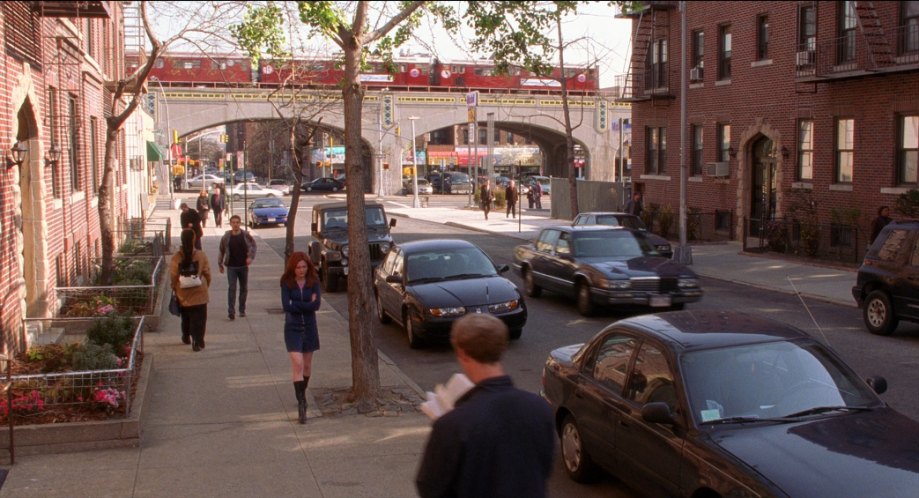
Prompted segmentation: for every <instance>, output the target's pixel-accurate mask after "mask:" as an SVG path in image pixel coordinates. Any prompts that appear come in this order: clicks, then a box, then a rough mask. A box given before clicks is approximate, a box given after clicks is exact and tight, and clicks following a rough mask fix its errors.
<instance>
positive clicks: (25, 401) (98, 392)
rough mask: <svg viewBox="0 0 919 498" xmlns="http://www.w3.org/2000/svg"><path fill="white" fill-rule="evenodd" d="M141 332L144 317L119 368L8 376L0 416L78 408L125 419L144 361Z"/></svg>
mask: <svg viewBox="0 0 919 498" xmlns="http://www.w3.org/2000/svg"><path fill="white" fill-rule="evenodd" d="M143 331H144V317H139V318H138V319H137V325H136V326H135V327H134V334H133V337H132V340H131V346H130V351H129V352H128V354H127V356H126V357H123V358H120V359H119V361H121V362H122V364H121V368H116V369H110V370H86V371H80V372H60V373H43V374H29V375H13V376H11V377H10V379H9V381H8V386H9V387H8V388H7V396H6V399H5V400H0V416H2V417H4V418H5V417H10V416H12V417H14V418H18V419H23V418H28V417H30V416H41V415H46V414H47V413H48V412H53V410H55V409H56V408H65V407H71V406H77V405H85V406H95V407H98V408H100V409H105V410H108V411H110V412H112V413H117V414H121V415H122V416H127V415H128V414H129V413H130V412H131V402H132V398H131V391H132V389H133V386H134V381H135V379H136V378H137V376H138V372H139V369H140V366H141V361H142V358H143V350H144V337H143Z"/></svg>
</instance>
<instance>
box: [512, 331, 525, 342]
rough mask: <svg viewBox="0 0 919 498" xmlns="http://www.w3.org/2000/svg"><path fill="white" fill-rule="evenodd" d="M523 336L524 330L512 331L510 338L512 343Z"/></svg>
mask: <svg viewBox="0 0 919 498" xmlns="http://www.w3.org/2000/svg"><path fill="white" fill-rule="evenodd" d="M521 335H523V329H511V330H510V336H511V340H512V341H516V340H517V339H520V336H521Z"/></svg>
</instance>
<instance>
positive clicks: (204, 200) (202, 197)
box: [195, 189, 211, 227]
mask: <svg viewBox="0 0 919 498" xmlns="http://www.w3.org/2000/svg"><path fill="white" fill-rule="evenodd" d="M195 209H197V210H198V217H199V218H201V226H202V227H206V226H207V219H208V217H209V214H210V210H211V201H210V199H208V197H207V190H205V189H201V192H199V193H198V199H197V200H196V204H195Z"/></svg>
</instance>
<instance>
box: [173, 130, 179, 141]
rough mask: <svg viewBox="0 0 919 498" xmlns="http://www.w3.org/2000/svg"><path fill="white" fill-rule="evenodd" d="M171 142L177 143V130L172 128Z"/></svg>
mask: <svg viewBox="0 0 919 498" xmlns="http://www.w3.org/2000/svg"><path fill="white" fill-rule="evenodd" d="M172 143H174V144H177V143H179V130H172Z"/></svg>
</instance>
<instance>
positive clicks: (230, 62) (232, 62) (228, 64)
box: [226, 59, 236, 67]
mask: <svg viewBox="0 0 919 498" xmlns="http://www.w3.org/2000/svg"><path fill="white" fill-rule="evenodd" d="M234 64H236V61H234V60H233V59H230V60H228V61H227V62H226V65H227V66H229V67H233V65H234Z"/></svg>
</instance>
